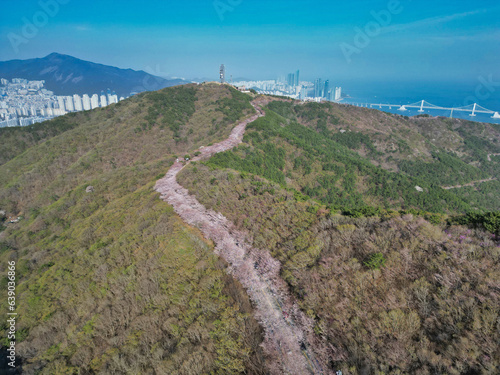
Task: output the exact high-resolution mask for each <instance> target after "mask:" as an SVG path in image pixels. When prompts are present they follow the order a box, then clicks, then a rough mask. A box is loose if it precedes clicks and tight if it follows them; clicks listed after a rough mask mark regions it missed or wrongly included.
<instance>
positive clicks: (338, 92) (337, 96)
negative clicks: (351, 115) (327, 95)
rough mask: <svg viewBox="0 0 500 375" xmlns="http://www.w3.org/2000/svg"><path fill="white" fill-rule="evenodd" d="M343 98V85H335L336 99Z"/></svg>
mask: <svg viewBox="0 0 500 375" xmlns="http://www.w3.org/2000/svg"><path fill="white" fill-rule="evenodd" d="M340 99H342V87H335V101H336V102H338V101H339V100H340Z"/></svg>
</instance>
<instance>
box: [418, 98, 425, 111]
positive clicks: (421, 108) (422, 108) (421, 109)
mask: <svg viewBox="0 0 500 375" xmlns="http://www.w3.org/2000/svg"><path fill="white" fill-rule="evenodd" d="M418 111H419V112H425V111H424V100H422V103H421V104H420V109H419V110H418Z"/></svg>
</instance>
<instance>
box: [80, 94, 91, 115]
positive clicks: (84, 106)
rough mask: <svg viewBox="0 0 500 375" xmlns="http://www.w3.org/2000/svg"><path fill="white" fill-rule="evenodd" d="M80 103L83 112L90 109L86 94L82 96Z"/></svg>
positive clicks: (88, 98)
mask: <svg viewBox="0 0 500 375" xmlns="http://www.w3.org/2000/svg"><path fill="white" fill-rule="evenodd" d="M82 103H83V110H85V111H88V110H90V109H92V106H91V105H90V97H89V96H88V95H87V94H83V98H82Z"/></svg>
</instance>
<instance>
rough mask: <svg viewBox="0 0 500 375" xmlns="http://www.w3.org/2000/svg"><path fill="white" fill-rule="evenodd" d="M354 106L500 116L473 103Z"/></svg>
mask: <svg viewBox="0 0 500 375" xmlns="http://www.w3.org/2000/svg"><path fill="white" fill-rule="evenodd" d="M353 104H354V105H356V106H358V107H366V108H377V107H378V108H380V109H383V108H387V107H388V108H389V109H393V108H394V109H397V110H398V111H401V112H406V111H408V110H409V109H418V112H420V113H423V112H425V111H426V110H442V111H449V112H450V117H453V113H454V112H470V114H469V116H471V117H475V116H476V114H478V113H481V114H488V115H491V118H493V119H500V114H499V113H498V112H497V111H492V110H490V109H487V108H484V107H481V106H480V105H479V104H477V103H474V104H469V105H466V106H463V107H451V108H448V107H441V106H438V105H434V104H431V103H429V102H427V101H425V100H421V101H418V102H415V103H411V104H404V105H401V104H382V103H380V104H377V103H353Z"/></svg>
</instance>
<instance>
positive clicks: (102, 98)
mask: <svg viewBox="0 0 500 375" xmlns="http://www.w3.org/2000/svg"><path fill="white" fill-rule="evenodd" d="M107 105H108V101H107V99H106V95H104V94H103V95H101V107H106V106H107Z"/></svg>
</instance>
